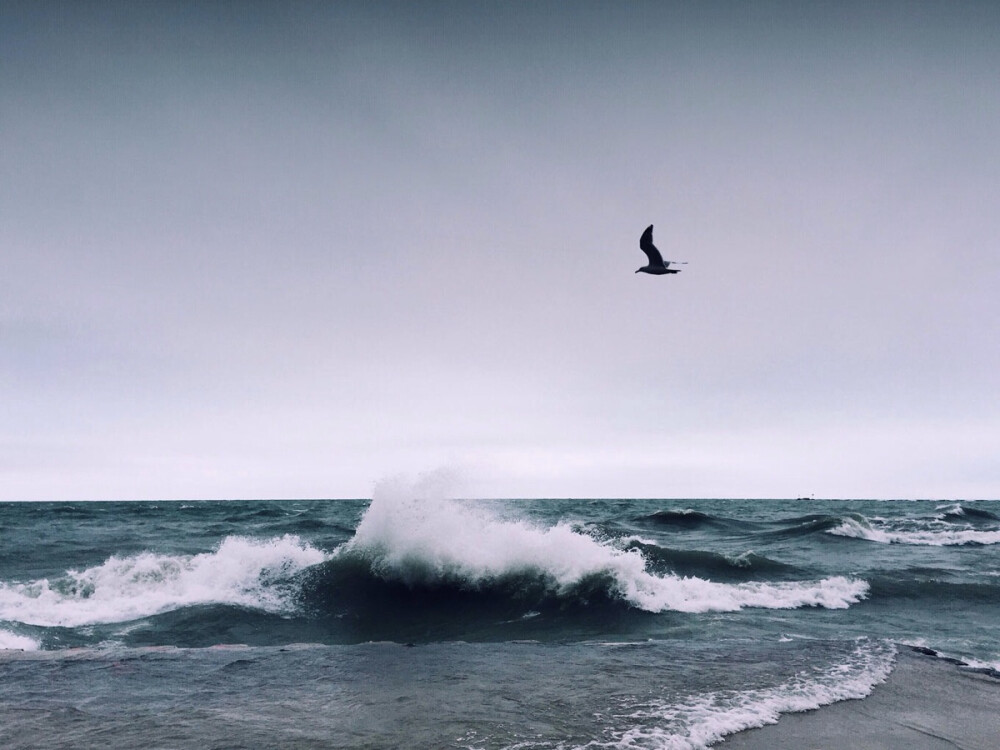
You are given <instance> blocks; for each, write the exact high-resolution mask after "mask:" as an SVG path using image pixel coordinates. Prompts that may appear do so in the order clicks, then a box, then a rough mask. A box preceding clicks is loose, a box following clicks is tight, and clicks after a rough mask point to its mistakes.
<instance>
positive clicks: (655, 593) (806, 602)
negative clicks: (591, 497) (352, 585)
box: [337, 483, 868, 613]
mask: <svg viewBox="0 0 1000 750" xmlns="http://www.w3.org/2000/svg"><path fill="white" fill-rule="evenodd" d="M337 554H338V555H353V556H360V557H363V558H364V559H366V560H367V561H368V562H369V564H370V565H371V566H372V569H373V571H374V572H375V573H376V574H378V575H382V576H384V577H387V578H392V579H395V580H402V581H404V582H407V583H411V584H413V583H434V582H440V581H451V582H457V583H459V584H460V585H466V586H470V587H477V586H481V585H483V584H486V583H489V582H490V581H492V580H495V579H497V578H500V577H503V576H512V575H518V574H541V575H542V576H544V577H545V578H546V579H547V580H549V581H550V582H552V584H553V586H554V587H555V588H556V589H558V590H560V591H562V592H565V591H567V590H568V589H570V588H571V587H573V586H574V585H576V584H579V583H580V582H581V581H583V580H584V579H586V578H588V577H590V576H599V575H603V576H609V577H610V579H611V580H612V582H613V587H614V589H615V593H617V594H618V595H620V596H621V597H622V598H623V599H624V600H626V601H627V602H629V603H630V604H631V605H633V606H635V607H637V608H639V609H643V610H646V611H649V612H663V611H667V610H674V611H681V612H693V613H694V612H731V611H736V610H739V609H743V608H745V607H757V608H768V609H792V608H798V607H809V606H817V607H826V608H831V609H840V608H846V607H848V606H850V605H851V604H853V603H855V602H857V601H860V600H861V599H863V598H864V597H865V596H866V595H867V593H868V584H867V583H866V582H865V581H861V580H856V579H851V578H846V577H842V576H834V577H831V578H824V579H822V580H814V581H795V582H748V583H739V584H729V583H717V582H714V581H710V580H706V579H703V578H697V577H681V576H677V575H673V574H666V575H656V574H654V573H650V572H649V571H648V570H647V566H646V559H645V558H644V557H643V556H642V553H641V551H640V550H638V549H635V548H624V547H622V546H620V542H619V543H618V545H616V543H615V542H614V541H611V540H598V539H595V538H594V537H592V536H589V535H587V534H586V533H583V532H582V531H581V530H580V529H579V528H577V527H576V526H575V525H574V524H572V523H569V522H560V523H558V524H556V525H554V526H550V527H547V528H546V527H539V526H537V525H534V524H531V523H528V522H526V521H524V520H520V519H505V518H500V517H498V516H496V515H494V514H493V513H491V512H490V511H489V510H487V509H486V508H484V507H477V506H474V505H472V504H468V503H461V502H457V501H453V500H447V499H444V498H441V497H424V498H417V497H416V496H415V495H414V493H413V491H412V490H411V489H410V488H408V487H406V486H402V485H400V484H398V483H397V484H392V485H388V486H386V485H383V486H381V487H379V488H378V489H377V491H376V493H375V497H374V498H373V500H372V503H371V505H370V506H369V507H368V509H367V510H366V512H365V514H364V516H363V518H362V519H361V522H360V524H359V525H358V528H357V531H356V533H355V535H354V537H353V538H352V539H351V540H350V541H349V542H347V543H346V544H345V545H343V546H342V547H340V548H339V549H338V551H337Z"/></svg>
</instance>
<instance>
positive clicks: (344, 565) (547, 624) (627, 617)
mask: <svg viewBox="0 0 1000 750" xmlns="http://www.w3.org/2000/svg"><path fill="white" fill-rule="evenodd" d="M300 586H301V588H300V592H301V593H300V601H301V608H302V613H303V615H304V616H307V617H309V618H311V619H313V620H315V621H317V622H319V623H323V624H324V626H325V627H326V628H327V629H328V631H329V632H330V634H331V635H332V634H334V633H336V636H335V637H336V638H337V639H338V640H347V641H369V640H371V641H378V640H387V641H396V642H408V641H409V642H412V641H433V640H442V639H445V640H447V639H462V640H494V639H508V638H536V639H537V638H542V639H548V638H551V637H557V638H563V637H568V636H573V637H577V636H580V635H582V634H593V635H596V634H599V633H607V632H621V631H622V630H632V629H634V628H635V627H639V626H641V624H642V623H643V622H644V621H645V620H647V619H648V618H650V617H651V615H650V614H649V613H646V612H642V611H641V610H637V609H635V608H633V607H630V606H629V605H628V603H627V602H625V601H624V600H623V599H622V598H621V597H620V595H618V594H617V592H616V586H615V581H614V580H613V578H612V577H611V576H610V575H608V574H600V573H594V574H591V575H588V576H584V577H582V578H581V579H580V580H579V581H577V582H575V583H574V584H573V585H570V586H566V587H563V588H560V587H557V586H556V585H554V582H553V580H552V579H551V578H550V577H548V576H546V575H545V574H543V573H541V572H540V571H528V570H522V571H510V572H506V573H503V574H499V575H497V576H495V577H490V578H488V579H487V578H484V579H481V580H478V581H476V582H475V583H473V582H471V581H469V580H466V579H463V578H461V577H458V576H453V575H444V576H442V577H441V578H439V579H436V580H434V579H430V578H427V577H424V576H420V577H418V578H415V579H409V580H406V579H404V578H398V577H386V576H384V575H380V574H378V573H377V572H375V570H373V568H372V566H371V563H370V561H369V560H367V559H365V558H364V557H363V556H358V555H350V554H347V555H342V556H338V557H337V558H335V559H332V560H330V561H328V562H326V563H323V564H322V565H319V566H316V567H315V568H312V569H310V570H308V571H305V572H304V573H303V574H302V575H301V583H300Z"/></svg>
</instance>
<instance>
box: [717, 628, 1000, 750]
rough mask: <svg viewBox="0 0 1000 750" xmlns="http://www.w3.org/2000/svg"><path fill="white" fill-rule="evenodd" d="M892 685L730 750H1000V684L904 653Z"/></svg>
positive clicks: (790, 718)
mask: <svg viewBox="0 0 1000 750" xmlns="http://www.w3.org/2000/svg"><path fill="white" fill-rule="evenodd" d="M896 658H897V662H896V668H895V669H894V670H893V672H892V674H890V675H889V678H888V679H887V680H886V681H885V682H884V683H883V684H881V685H878V686H876V687H875V689H874V690H873V691H872V694H871V695H870V696H868V697H867V698H864V699H862V700H847V701H842V702H840V703H834V704H832V705H829V706H825V707H823V708H820V709H817V710H814V711H808V712H805V713H798V714H786V715H783V716H782V717H781V719H780V720H779V721H778V723H777V724H771V725H768V726H765V727H761V728H759V729H751V730H748V731H745V732H742V733H740V734H736V735H733V736H731V737H729V738H728V739H726V740H725V741H724V742H722V743H721V744H720V745H718V747H723V748H725V749H726V750H782V749H785V748H787V749H788V750H792V749H793V748H794V750H838V749H840V748H864V749H865V750H939V749H940V750H945V749H946V748H948V749H950V750H954V749H955V748H961V749H962V750H995V749H996V748H997V747H998V745H1000V710H998V709H1000V679H997V677H996V676H991V675H989V674H986V673H983V672H978V671H974V670H970V669H968V668H963V667H960V666H957V665H955V664H953V663H949V662H948V661H945V660H942V659H938V658H935V657H933V656H929V655H925V654H921V653H918V652H916V651H913V650H912V649H909V648H905V647H904V648H903V649H901V650H900V652H899V654H898V656H897V657H896Z"/></svg>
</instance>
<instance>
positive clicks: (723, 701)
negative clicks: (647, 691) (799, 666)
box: [602, 640, 896, 750]
mask: <svg viewBox="0 0 1000 750" xmlns="http://www.w3.org/2000/svg"><path fill="white" fill-rule="evenodd" d="M895 655H896V649H895V647H893V646H892V645H891V644H888V643H881V642H872V641H868V640H863V641H860V642H858V643H857V644H856V646H855V649H854V651H853V652H852V653H851V654H850V655H848V657H847V658H846V659H845V660H844V661H843V662H841V663H839V664H835V665H833V666H831V667H828V668H826V669H823V670H803V671H801V672H799V673H798V674H796V675H795V676H794V677H793V678H791V679H789V680H788V681H786V682H784V683H782V684H780V685H778V686H776V687H773V688H764V689H757V690H746V691H735V690H731V691H715V692H709V693H704V694H701V695H698V696H695V697H692V698H691V699H689V700H687V701H683V702H680V703H660V704H658V703H657V702H656V701H652V702H650V703H649V704H647V705H645V706H638V707H636V709H635V710H634V711H633V712H632V713H631V714H630V715H629V718H630V719H631V720H633V721H635V722H636V725H635V726H633V727H632V728H630V729H628V730H626V731H624V732H622V733H621V734H620V736H618V737H617V738H616V739H615V740H614V741H613V742H611V743H606V744H603V745H602V746H603V747H613V748H619V749H620V750H626V748H628V749H630V750H631V749H633V748H655V749H656V750H702V748H706V747H708V746H710V745H712V744H714V743H717V742H719V741H720V740H722V738H724V737H726V736H727V735H730V734H734V733H736V732H741V731H743V730H746V729H752V728H755V727H761V726H764V725H765V724H774V723H776V722H777V721H778V719H779V717H780V716H781V714H784V713H796V712H800V711H810V710H812V709H816V708H819V707H820V706H825V705H828V704H830V703H836V702H838V701H842V700H848V699H857V698H864V697H866V696H867V695H869V694H870V693H871V691H872V689H873V688H874V687H875V686H876V685H878V684H880V683H882V682H885V680H886V678H887V677H888V676H889V673H890V672H892V668H893V664H894V663H895Z"/></svg>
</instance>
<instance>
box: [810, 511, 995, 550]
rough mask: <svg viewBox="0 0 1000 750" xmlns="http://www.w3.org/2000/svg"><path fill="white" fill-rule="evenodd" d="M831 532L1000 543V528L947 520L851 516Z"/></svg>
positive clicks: (899, 540)
mask: <svg viewBox="0 0 1000 750" xmlns="http://www.w3.org/2000/svg"><path fill="white" fill-rule="evenodd" d="M987 515H992V514H987ZM953 517H954V516H953ZM828 533H830V534H833V535H834V536H842V537H850V538H853V539H864V540H866V541H869V542H878V543H880V544H912V545H922V546H931V547H948V546H958V545H965V544H980V545H985V544H997V543H1000V529H977V528H971V527H965V528H956V527H955V524H954V523H953V522H948V521H947V520H945V519H926V520H925V519H918V520H889V519H881V518H873V519H869V518H863V517H860V516H859V517H853V516H852V517H848V518H845V519H843V521H842V522H841V523H840V524H839V525H837V526H835V527H833V528H831V529H829V530H828Z"/></svg>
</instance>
